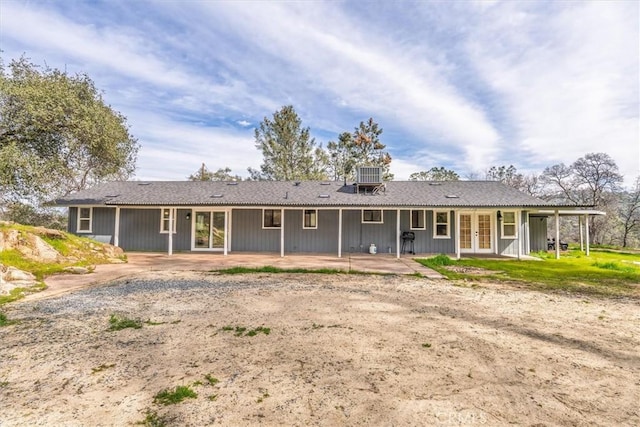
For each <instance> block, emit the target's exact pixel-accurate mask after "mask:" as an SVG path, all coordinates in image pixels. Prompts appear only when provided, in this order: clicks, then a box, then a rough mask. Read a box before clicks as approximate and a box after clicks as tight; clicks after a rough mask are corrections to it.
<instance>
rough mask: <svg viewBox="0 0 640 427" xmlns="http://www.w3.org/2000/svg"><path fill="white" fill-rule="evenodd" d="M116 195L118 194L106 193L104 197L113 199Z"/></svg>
mask: <svg viewBox="0 0 640 427" xmlns="http://www.w3.org/2000/svg"><path fill="white" fill-rule="evenodd" d="M118 196H119V194H107V195H106V196H104V197H109V198H111V199H113V198H115V197H118Z"/></svg>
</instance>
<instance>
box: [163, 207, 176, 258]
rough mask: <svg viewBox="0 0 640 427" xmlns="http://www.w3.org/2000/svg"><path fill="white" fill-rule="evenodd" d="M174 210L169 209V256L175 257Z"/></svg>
mask: <svg viewBox="0 0 640 427" xmlns="http://www.w3.org/2000/svg"><path fill="white" fill-rule="evenodd" d="M161 212H162V211H161ZM173 221H175V219H174V218H173V208H169V250H168V251H167V255H173Z"/></svg>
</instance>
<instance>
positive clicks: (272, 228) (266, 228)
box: [262, 209, 283, 230]
mask: <svg viewBox="0 0 640 427" xmlns="http://www.w3.org/2000/svg"><path fill="white" fill-rule="evenodd" d="M267 211H273V212H278V213H279V214H280V225H278V226H273V225H265V221H264V220H265V213H266V212H267ZM282 213H283V212H282V210H281V209H262V228H263V229H264V230H279V229H281V228H282Z"/></svg>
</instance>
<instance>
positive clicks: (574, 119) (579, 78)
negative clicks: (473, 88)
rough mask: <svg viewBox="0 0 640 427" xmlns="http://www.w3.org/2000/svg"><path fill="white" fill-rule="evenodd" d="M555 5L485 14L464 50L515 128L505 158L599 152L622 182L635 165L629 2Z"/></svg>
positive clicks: (634, 48) (633, 37)
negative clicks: (499, 39) (622, 176)
mask: <svg viewBox="0 0 640 427" xmlns="http://www.w3.org/2000/svg"><path fill="white" fill-rule="evenodd" d="M512 5H516V7H517V5H519V3H515V2H514V3H512ZM561 5H562V6H563V7H561V8H559V10H558V11H556V13H553V14H548V13H545V14H541V13H540V12H539V11H536V10H533V11H532V10H529V11H526V10H515V11H514V10H508V11H507V12H505V13H504V15H501V16H495V15H492V16H491V17H496V20H495V21H492V20H491V19H485V20H484V21H483V26H482V27H478V29H477V33H476V34H475V35H476V38H475V40H476V41H475V42H473V43H470V45H469V47H470V53H471V55H472V58H473V60H474V64H475V66H476V68H477V69H478V70H479V71H480V73H481V75H482V77H483V78H484V80H485V81H486V82H487V83H488V84H489V85H491V87H492V89H493V90H495V91H496V92H497V95H498V99H500V102H501V103H502V104H503V106H504V107H505V109H506V110H507V114H508V120H509V121H510V122H511V124H512V126H513V127H514V128H515V132H514V134H513V136H512V138H513V140H512V141H511V142H512V146H511V147H510V148H509V149H510V150H511V154H510V155H511V156H512V157H513V158H521V159H523V160H524V161H525V162H531V163H534V162H535V163H539V164H544V163H546V164H547V165H551V164H553V163H556V162H565V163H571V162H573V161H574V160H576V159H577V158H579V157H581V156H583V155H585V154H587V153H589V152H607V153H608V154H610V155H611V156H612V157H613V158H614V159H615V160H616V162H617V163H618V165H619V166H620V167H621V169H622V171H623V172H624V173H625V175H627V179H630V178H632V177H633V176H635V175H636V174H637V172H638V170H639V168H640V163H639V158H640V157H639V156H640V153H639V144H640V142H639V141H640V135H639V133H638V25H637V15H638V13H637V8H638V6H637V3H635V2H581V3H562V4H561ZM494 10H495V9H494ZM634 11H635V13H634ZM516 15H517V16H518V17H519V19H518V22H517V25H518V28H517V31H514V30H516V29H514V28H511V26H512V23H511V22H512V21H511V22H509V23H507V22H508V21H510V19H511V18H512V17H513V16H516ZM491 17H487V18H491ZM491 22H494V24H493V25H492V24H491ZM514 33H515V34H516V36H514V37H513V38H512V39H509V38H508V37H507V38H506V41H505V39H504V38H503V39H502V42H501V44H492V43H490V42H489V40H488V39H495V37H496V36H497V34H514Z"/></svg>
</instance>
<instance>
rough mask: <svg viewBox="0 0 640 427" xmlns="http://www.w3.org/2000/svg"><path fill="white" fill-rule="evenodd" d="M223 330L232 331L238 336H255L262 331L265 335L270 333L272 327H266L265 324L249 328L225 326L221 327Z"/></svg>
mask: <svg viewBox="0 0 640 427" xmlns="http://www.w3.org/2000/svg"><path fill="white" fill-rule="evenodd" d="M220 330H221V331H223V332H232V331H233V334H234V335H235V336H236V337H242V336H245V337H255V336H256V335H258V334H260V333H262V334H265V335H269V334H270V333H271V328H266V327H264V326H258V327H257V328H253V329H249V328H247V327H246V326H235V327H234V326H230V325H227V326H223V327H222V328H221V329H220Z"/></svg>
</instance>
